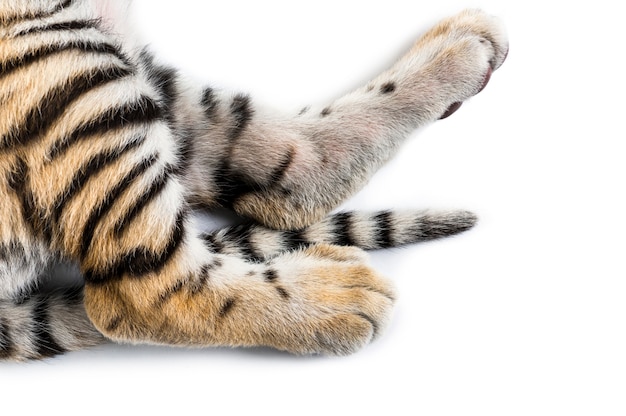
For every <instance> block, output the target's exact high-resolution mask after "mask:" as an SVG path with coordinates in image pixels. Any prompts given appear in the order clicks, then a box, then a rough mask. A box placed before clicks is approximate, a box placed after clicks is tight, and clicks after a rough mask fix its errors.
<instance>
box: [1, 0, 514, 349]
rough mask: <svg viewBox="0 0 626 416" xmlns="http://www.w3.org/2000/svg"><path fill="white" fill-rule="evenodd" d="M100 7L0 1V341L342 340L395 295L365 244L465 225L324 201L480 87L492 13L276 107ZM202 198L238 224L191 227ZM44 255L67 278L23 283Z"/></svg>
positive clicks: (50, 0) (463, 219)
mask: <svg viewBox="0 0 626 416" xmlns="http://www.w3.org/2000/svg"><path fill="white" fill-rule="evenodd" d="M111 10H115V5H114V4H113V0H106V1H103V0H0V103H1V105H0V201H1V202H0V358H2V359H10V360H26V359H36V358H42V357H48V356H52V355H55V354H58V353H62V352H65V351H69V350H75V349H79V348H84V347H88V346H91V345H95V344H98V343H101V342H105V341H106V340H112V341H116V342H125V343H154V344H168V345H180V346H270V347H274V348H277V349H280V350H286V351H289V352H292V353H297V354H310V353H327V354H347V353H351V352H353V351H355V350H357V349H358V348H360V347H362V346H363V345H365V344H367V343H368V342H369V341H371V340H372V339H373V338H374V337H376V336H377V335H378V334H379V333H380V331H381V330H382V329H383V328H384V326H385V324H386V322H387V320H388V316H389V313H390V310H391V307H392V304H393V302H394V297H395V295H394V292H393V289H392V286H391V285H390V284H389V283H388V281H387V280H385V279H383V278H382V277H381V276H379V275H378V274H377V273H376V271H374V270H372V268H370V266H369V265H368V261H367V257H366V255H365V254H364V252H363V251H362V249H376V248H385V247H391V246H398V245H402V244H408V243H413V242H417V241H422V240H428V239H433V238H438V237H442V236H447V235H451V234H455V233H458V232H461V231H463V230H466V229H468V228H470V227H471V226H472V225H473V224H474V221H475V217H474V216H473V215H472V214H471V213H468V212H464V211H458V212H444V213H429V212H393V211H389V212H378V213H372V214H366V213H356V212H352V213H341V214H334V215H329V213H330V212H331V211H332V210H333V209H334V208H336V207H337V206H338V205H339V204H340V203H341V202H342V201H344V200H345V199H346V198H347V197H349V196H350V195H352V194H353V193H354V192H355V191H357V190H358V189H359V188H360V187H362V186H363V184H364V183H365V182H366V181H367V180H368V178H369V177H370V176H371V175H372V174H373V173H374V172H375V171H376V170H377V169H378V168H379V167H380V166H381V165H382V164H384V163H385V162H386V161H387V160H388V159H389V158H390V157H392V156H393V154H394V152H395V151H396V150H397V149H398V147H399V145H400V144H401V143H402V141H403V140H404V138H405V137H407V135H408V134H409V133H410V132H411V131H413V130H414V129H415V128H417V127H418V126H421V125H424V124H426V123H429V122H432V121H435V120H437V119H439V118H442V117H444V116H447V115H449V114H451V113H452V112H453V111H454V110H455V109H456V108H458V106H459V103H461V102H463V101H464V100H466V99H468V98H470V97H471V96H473V95H474V94H476V93H477V92H479V91H480V90H481V89H482V87H483V86H484V85H485V84H486V82H487V80H488V78H489V76H490V75H491V72H492V70H495V69H497V68H498V67H499V66H500V65H501V63H502V62H503V61H504V58H505V56H506V53H507V50H508V46H507V40H506V35H505V34H504V31H503V29H502V27H501V25H500V23H499V22H498V21H497V20H496V19H494V18H492V17H490V16H488V15H486V14H484V13H482V12H480V11H476V10H470V11H465V12H462V13H460V14H459V15H457V16H454V17H452V18H450V19H447V20H445V21H443V22H441V23H440V24H439V25H437V26H436V27H435V28H433V29H432V30H431V31H429V32H427V33H426V34H425V35H424V36H422V37H421V39H420V40H419V41H418V42H417V43H416V44H415V46H414V47H413V48H412V49H411V50H410V51H409V52H408V53H407V54H406V55H405V56H404V57H403V58H401V59H400V60H399V61H398V62H397V63H396V64H395V65H394V66H393V67H392V68H391V69H389V70H388V71H386V72H384V73H383V74H381V75H380V76H379V77H377V78H375V79H374V80H373V81H371V82H370V83H369V84H367V85H365V86H364V87H362V88H360V89H358V90H356V91H354V92H352V93H350V94H348V95H346V96H344V97H342V98H340V99H338V100H336V101H335V102H333V103H330V104H329V105H328V106H325V107H323V108H307V109H305V110H303V111H302V112H300V113H299V114H294V115H293V116H291V115H289V116H279V115H276V114H271V113H269V112H267V111H266V110H264V109H261V108H259V107H258V106H257V105H255V104H254V102H253V101H252V99H251V98H250V97H249V96H248V95H245V94H227V93H224V92H221V91H218V90H216V89H213V88H211V87H206V86H204V87H203V86H194V85H188V84H187V82H186V81H185V79H184V77H183V76H181V75H180V74H179V73H178V72H177V71H176V70H175V69H172V68H169V67H165V66H162V65H160V64H159V63H157V61H156V60H155V58H154V57H153V56H151V54H150V53H149V52H147V51H146V50H145V49H137V48H135V47H134V46H132V44H131V43H130V41H131V40H129V39H124V38H123V35H122V32H121V31H119V30H118V27H117V26H116V25H117V24H118V23H117V21H116V17H115V13H114V12H111ZM114 28H115V30H114ZM216 207H226V208H229V209H232V210H234V211H235V212H236V213H238V214H239V215H240V216H242V217H245V218H248V219H249V221H250V222H249V223H246V224H244V225H239V226H236V227H234V228H230V229H226V230H222V231H220V232H217V233H213V234H203V233H202V232H201V231H200V228H199V227H198V225H197V223H196V221H197V220H196V219H195V217H194V216H193V215H192V214H193V212H194V211H195V210H198V209H211V208H216ZM357 247H358V248H357ZM59 260H62V261H70V262H74V263H76V264H77V265H78V267H79V268H80V271H81V274H82V275H83V276H84V282H85V283H84V286H83V287H79V288H71V289H64V290H63V289H60V290H58V291H56V292H53V293H41V292H38V291H37V290H36V288H37V283H38V280H39V278H40V277H41V276H42V274H43V273H44V272H45V270H46V269H47V267H48V265H49V264H51V263H54V262H56V261H59Z"/></svg>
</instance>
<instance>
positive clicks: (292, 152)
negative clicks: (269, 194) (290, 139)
mask: <svg viewBox="0 0 626 416" xmlns="http://www.w3.org/2000/svg"><path fill="white" fill-rule="evenodd" d="M295 156H296V149H294V148H293V147H292V148H291V149H289V151H288V152H287V153H286V154H285V156H283V159H282V160H281V161H280V163H279V164H278V166H276V168H274V171H272V173H271V175H270V181H271V183H270V185H269V186H273V185H276V184H278V183H279V182H280V181H282V179H283V178H284V177H285V174H286V173H287V170H288V169H289V167H290V166H291V164H292V163H293V160H294V158H295Z"/></svg>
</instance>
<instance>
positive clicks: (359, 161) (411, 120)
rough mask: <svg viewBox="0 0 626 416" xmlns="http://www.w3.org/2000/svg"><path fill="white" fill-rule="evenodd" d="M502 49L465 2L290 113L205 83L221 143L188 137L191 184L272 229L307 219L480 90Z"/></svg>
mask: <svg viewBox="0 0 626 416" xmlns="http://www.w3.org/2000/svg"><path fill="white" fill-rule="evenodd" d="M507 50H508V44H507V40H506V35H505V33H504V30H503V29H502V27H501V25H500V24H499V22H498V21H497V20H496V19H494V18H492V17H490V16H488V15H486V14H484V13H482V12H480V11H475V10H470V11H465V12H463V13H461V14H459V15H457V16H454V17H452V18H450V19H447V20H444V21H443V22H441V23H440V24H439V25H437V26H436V27H435V28H433V29H432V30H430V31H429V32H427V33H426V34H425V35H424V36H423V37H422V38H421V39H420V40H419V41H418V42H417V43H416V44H415V46H414V47H413V48H412V49H411V50H410V51H409V52H408V53H407V54H406V55H405V56H404V57H402V58H401V59H400V60H399V61H398V62H397V63H396V64H395V65H394V66H392V67H391V69H389V70H388V71H386V72H384V73H383V74H381V75H380V76H378V77H377V78H375V79H374V80H373V81H372V82H370V83H369V84H367V85H365V86H364V87H362V88H360V89H358V90H356V91H354V92H352V93H350V94H348V95H346V96H344V97H342V98H340V99H338V100H336V101H335V102H333V103H331V104H330V105H328V106H325V107H323V108H322V107H320V108H309V109H305V110H304V111H302V112H301V113H300V114H299V115H297V116H294V117H281V116H275V115H270V114H265V113H263V110H261V109H259V108H257V107H256V106H254V105H253V103H252V101H251V99H250V97H248V96H246V95H235V96H227V95H220V94H218V93H216V92H215V91H214V90H212V89H206V90H204V92H203V93H202V95H201V97H198V101H199V102H201V108H202V111H203V115H204V117H205V119H206V126H207V131H208V134H209V135H210V137H211V138H212V139H213V138H221V145H217V146H216V145H215V143H214V142H213V141H209V140H207V141H206V142H205V141H203V140H202V138H200V139H199V140H198V141H197V143H194V146H195V148H196V149H195V151H196V152H197V154H198V155H199V156H198V158H199V159H200V160H199V161H198V163H196V164H195V165H196V166H195V168H192V169H195V172H194V174H193V175H190V177H191V178H193V181H192V188H193V189H194V191H195V194H196V196H197V197H198V199H200V200H204V201H205V202H206V203H208V204H211V203H213V202H214V201H215V200H218V201H220V202H222V204H224V205H227V206H230V207H232V208H233V209H234V210H235V211H237V212H238V213H240V214H242V215H245V216H248V217H252V218H254V219H256V220H257V221H259V222H261V223H263V224H265V225H268V226H270V227H273V228H279V229H297V228H302V227H304V226H307V225H310V224H312V223H314V222H316V221H319V220H320V219H321V218H323V217H324V216H325V215H326V214H327V213H328V212H329V211H331V210H332V209H333V208H335V207H337V206H338V205H339V204H340V203H341V202H343V201H344V200H345V199H346V198H348V197H349V196H351V195H352V194H353V193H354V192H356V191H357V190H358V189H360V188H361V187H362V186H363V185H364V184H365V183H366V182H367V181H368V179H369V178H370V177H371V175H372V174H373V173H374V172H375V171H376V170H377V169H378V168H380V166H382V165H383V164H384V163H385V162H386V161H387V160H388V159H389V158H390V157H392V156H393V155H394V153H395V152H396V150H397V149H398V147H399V145H400V144H401V143H402V141H403V140H404V138H405V137H406V136H407V135H408V134H409V133H410V132H412V131H413V130H414V129H415V128H417V127H419V126H421V125H424V124H427V123H429V122H432V121H435V120H437V119H439V118H444V117H447V116H449V115H450V114H451V113H452V112H454V111H455V110H456V109H458V107H459V106H460V103H462V102H463V101H464V100H467V99H468V98H470V97H471V96H473V95H475V94H477V93H478V92H480V91H481V90H482V88H484V86H485V84H486V82H487V81H488V80H489V77H490V76H491V72H492V71H493V70H495V69H497V68H498V67H499V66H500V65H501V64H502V62H503V61H504V59H505V57H506V53H507ZM203 172H204V173H203ZM207 172H208V173H209V174H208V175H207V174H206V173H207ZM213 177H217V178H218V180H217V181H213V180H212V178H213Z"/></svg>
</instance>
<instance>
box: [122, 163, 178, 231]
mask: <svg viewBox="0 0 626 416" xmlns="http://www.w3.org/2000/svg"><path fill="white" fill-rule="evenodd" d="M175 170H176V169H175V168H174V167H171V166H170V167H168V168H166V169H165V170H164V171H163V172H162V173H161V174H160V175H159V177H158V178H157V179H156V180H155V181H154V182H153V183H152V185H151V186H150V188H148V189H147V190H146V191H145V192H144V193H143V194H142V195H141V196H140V197H139V198H137V200H136V201H135V205H133V206H132V207H131V208H130V209H129V210H128V211H127V212H126V214H124V216H123V217H122V218H121V219H120V220H119V221H118V222H117V224H116V225H115V231H114V232H115V236H116V237H117V238H119V237H120V236H121V235H122V234H123V233H124V232H125V231H126V230H127V229H128V227H129V226H130V224H131V223H132V222H133V221H134V220H135V218H137V216H138V215H139V214H140V213H141V211H142V210H143V209H144V208H145V207H146V206H148V205H149V204H150V203H151V202H152V201H154V200H155V199H156V198H157V197H158V196H159V195H160V194H161V192H163V190H164V189H165V187H166V186H167V184H168V182H169V180H170V179H171V176H172V174H174V173H175Z"/></svg>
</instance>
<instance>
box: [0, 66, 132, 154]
mask: <svg viewBox="0 0 626 416" xmlns="http://www.w3.org/2000/svg"><path fill="white" fill-rule="evenodd" d="M129 74H130V72H129V71H128V70H126V69H123V68H117V67H113V68H104V69H102V68H98V69H95V70H93V69H92V70H89V71H87V72H85V73H83V74H81V75H79V76H77V77H75V78H73V79H70V80H69V81H68V82H67V83H64V84H63V85H59V86H57V87H55V88H53V89H52V90H50V91H48V92H47V93H46V96H45V97H44V98H43V99H42V100H40V101H38V102H37V104H36V105H35V106H34V107H33V108H31V109H30V111H29V112H28V113H27V115H26V117H25V118H24V120H23V121H22V122H20V124H19V126H17V127H14V128H12V129H10V130H9V131H8V132H7V133H6V134H5V135H4V136H2V138H0V148H2V147H7V146H12V145H15V144H24V143H26V142H28V141H29V140H31V139H34V138H36V137H37V136H39V135H40V134H41V133H42V132H44V131H45V130H47V129H48V128H49V127H50V126H52V125H53V123H54V122H55V121H56V120H57V119H58V118H59V117H60V116H61V115H62V114H63V112H64V111H65V110H66V108H67V106H68V105H69V104H71V103H72V102H73V101H75V100H77V99H78V98H79V97H80V96H82V95H83V94H85V93H86V92H88V91H90V90H91V89H92V88H95V87H97V86H101V85H104V84H107V83H109V82H113V81H116V80H119V79H120V78H123V77H125V76H127V75H129Z"/></svg>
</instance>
